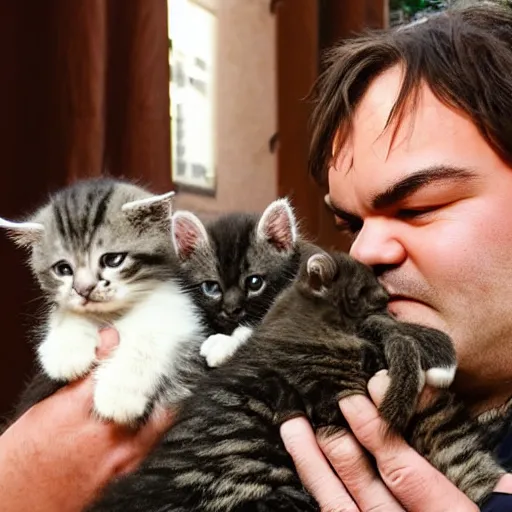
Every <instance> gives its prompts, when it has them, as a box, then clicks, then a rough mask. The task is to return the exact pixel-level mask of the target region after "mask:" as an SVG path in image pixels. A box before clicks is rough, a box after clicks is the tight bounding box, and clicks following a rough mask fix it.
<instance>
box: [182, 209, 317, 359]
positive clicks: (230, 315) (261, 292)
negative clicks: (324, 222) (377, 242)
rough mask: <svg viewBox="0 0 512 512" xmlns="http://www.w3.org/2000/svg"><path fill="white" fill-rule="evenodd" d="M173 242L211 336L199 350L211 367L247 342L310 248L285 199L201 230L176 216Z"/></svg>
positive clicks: (188, 216) (186, 215)
mask: <svg viewBox="0 0 512 512" xmlns="http://www.w3.org/2000/svg"><path fill="white" fill-rule="evenodd" d="M172 241H173V245H174V248H175V250H176V254H177V255H178V257H179V259H180V262H181V268H182V270H183V271H184V272H185V273H186V279H187V282H188V283H190V284H191V286H190V288H189V289H190V291H191V292H192V295H193V298H194V302H195V303H196V304H197V305H198V307H199V308H200V309H201V311H203V313H204V314H205V316H206V319H207V323H208V325H209V326H210V327H211V329H212V332H213V334H212V335H211V336H210V337H209V338H208V339H207V340H206V341H205V343H203V345H202V347H201V355H202V356H204V357H205V358H206V361H207V363H208V365H209V366H210V367H214V366H219V365H220V364H222V363H223V362H224V361H226V360H227V359H228V358H229V357H231V356H232V355H233V354H234V352H235V351H236V349H237V348H238V347H239V346H240V345H241V344H243V343H244V342H245V341H247V339H248V338H249V336H250V335H251V333H252V328H253V327H254V326H255V325H257V324H258V323H259V322H260V321H261V319H262V318H263V316H264V315H265V313H266V312H267V310H268V308H269V307H270V305H271V304H272V302H273V300H274V298H275V297H276V295H277V294H278V293H279V292H280V291H281V290H282V289H283V288H284V287H285V286H287V285H288V283H289V282H290V281H291V280H292V279H293V278H294V277H295V274H296V272H297V270H298V266H299V262H300V258H301V254H302V253H303V252H304V251H305V250H306V248H308V249H309V250H313V249H312V247H314V246H313V245H312V244H309V243H308V242H306V241H304V240H301V239H300V238H299V235H298V227H297V220H296V218H295V215H294V212H293V210H292V208H291V206H290V204H289V202H288V200H287V199H278V200H276V201H274V202H272V203H271V204H270V205H269V206H268V207H267V208H266V209H265V211H264V212H263V214H262V215H261V216H259V215H252V214H244V213H236V214H227V215H223V216H221V217H219V218H217V219H216V220H215V221H213V222H210V223H209V224H207V225H206V226H204V225H203V224H202V222H201V221H200V220H199V219H198V218H197V217H196V216H195V215H194V214H193V213H191V212H188V211H177V212H175V213H174V214H173V217H172Z"/></svg>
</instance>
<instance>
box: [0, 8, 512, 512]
mask: <svg viewBox="0 0 512 512" xmlns="http://www.w3.org/2000/svg"><path fill="white" fill-rule="evenodd" d="M479 4H480V6H478V5H477V6H475V7H470V8H468V9H466V10H461V11H456V10H453V11H450V12H448V13H446V14H440V15H437V16H435V17H432V18H431V19H429V20H428V21H426V22H424V23H421V24H416V25H413V26H410V27H406V28H403V29H401V30H400V31H395V32H391V33H384V34H374V35H371V36H368V37H367V38H365V39H359V40H356V41H355V42H352V43H349V44H348V45H347V46H345V47H342V48H340V49H337V50H335V51H334V52H333V54H332V59H331V66H330V68H329V70H328V71H327V74H326V76H325V78H324V80H323V82H322V84H321V87H320V89H319V102H318V105H317V108H316V113H315V116H314V119H313V122H314V124H313V126H314V127H315V130H314V134H313V143H312V152H311V162H312V171H313V174H314V175H315V176H316V177H317V179H319V180H320V181H321V180H322V179H323V178H324V174H325V173H324V171H325V170H326V169H327V168H328V173H327V178H328V181H329V201H328V202H329V204H330V205H331V208H332V210H333V213H334V214H335V218H336V222H337V223H338V224H339V225H340V227H341V228H343V229H348V230H349V231H351V232H352V234H353V236H354V243H353V245H352V250H351V253H352V255H353V256H354V257H356V258H357V259H359V260H361V261H363V262H364V263H367V264H369V265H371V266H373V267H374V269H375V271H376V272H377V273H378V275H379V277H380V279H381V281H382V283H383V284H384V286H386V288H387V289H388V290H389V292H390V293H391V295H392V300H391V304H390V310H391V312H392V313H393V314H395V315H396V316H397V317H398V318H400V319H403V320H408V321H414V322H420V323H426V324H428V325H432V326H435V327H438V328H441V329H443V330H445V331H446V332H448V333H449V334H450V335H451V336H452V337H453V339H454V341H455V344H456V348H457V352H458V356H459V361H460V363H459V370H458V375H457V379H456V384H455V386H456V388H457V389H458V390H459V391H460V393H461V394H463V395H464V396H465V397H466V398H467V399H468V401H470V402H471V403H472V405H473V407H474V408H475V411H479V410H485V409H487V408H488V407H491V406H493V405H496V404H499V403H502V402H503V401H504V400H505V399H506V398H508V397H509V396H510V395H512V350H510V347H509V344H512V315H511V314H510V313H511V311H510V307H511V306H510V305H509V304H510V301H509V297H510V296H511V292H512V263H510V261H511V256H510V255H511V254H512V222H511V221H510V219H512V79H510V78H509V77H510V73H511V70H512V12H511V11H509V10H508V9H505V8H498V7H492V6H487V5H484V3H483V2H479ZM399 90H402V94H401V95H399V94H398V93H399ZM397 98H398V102H397ZM395 105H396V106H397V107H398V108H393V107H394V106H395ZM390 114H391V118H390ZM104 336H105V335H104ZM509 340H510V341H509ZM386 379H387V376H386V374H385V373H381V374H379V375H377V376H376V377H374V379H372V381H370V384H369V390H370V395H371V396H372V399H373V400H374V401H375V402H376V403H378V402H379V400H380V399H381V397H382V394H383V390H384V389H385V386H386ZM87 385H88V384H87V380H86V381H84V382H81V383H80V384H79V385H78V386H77V387H73V386H72V387H70V388H67V389H65V390H63V392H62V393H61V394H60V395H59V394H57V395H55V396H53V397H50V398H49V399H48V400H47V401H45V402H43V403H42V404H38V405H37V406H36V408H34V412H33V414H32V418H31V417H30V412H31V411H29V413H28V414H29V415H28V416H25V417H24V418H22V419H21V420H20V422H18V423H17V424H15V425H13V427H12V428H11V430H10V431H8V432H7V433H6V434H4V436H2V437H0V486H3V488H0V496H1V497H2V508H3V509H5V510H9V511H12V512H17V511H18V510H20V511H22V510H44V511H52V510H59V512H71V511H75V510H76V511H78V510H80V507H81V506H83V505H85V504H86V503H87V501H88V500H90V499H92V496H93V495H94V494H95V493H96V492H98V490H99V489H101V487H102V486H103V485H105V483H106V482H107V481H108V479H109V478H111V477H112V476H113V475H115V474H116V472H118V471H119V470H120V469H121V470H126V466H127V464H128V463H129V462H130V461H132V463H131V464H128V465H129V466H130V467H133V464H134V462H135V461H137V460H140V458H141V457H142V456H143V454H144V453H145V452H146V451H147V450H149V449H150V447H151V445H152V443H153V442H154V440H155V439H157V438H158V436H159V433H160V432H161V430H162V429H163V428H164V425H165V421H164V422H163V424H158V422H156V423H153V424H152V426H151V428H150V429H149V430H144V431H142V433H140V434H139V435H138V436H137V435H128V434H125V435H123V433H122V432H120V431H119V430H116V429H115V428H114V427H113V426H109V425H103V424H99V423H98V422H95V421H94V420H92V419H90V418H89V417H88V415H87V414H86V413H85V411H86V410H87V404H90V400H91V390H90V387H89V388H87ZM73 405H74V407H73ZM37 407H39V409H37ZM340 407H341V409H342V411H343V413H344V415H345V416H346V418H347V420H348V421H349V423H350V425H351V427H352V429H353V431H354V433H355V436H353V435H349V434H345V435H342V436H338V437H337V438H334V439H332V438H331V439H320V440H318V441H319V445H320V447H321V449H320V448H319V446H318V444H317V440H316V439H315V437H314V435H313V433H312V431H311V428H310V427H309V426H308V424H307V422H306V421H305V420H304V419H300V418H299V419H294V420H290V421H289V422H287V423H285V424H284V425H283V427H282V435H283V439H284V441H285V444H286V446H287V449H288V450H289V452H290V453H291V454H292V456H293V458H294V460H295V463H296V466H297V469H298V471H299V473H300V475H301V478H302V480H303V482H304V484H305V485H306V486H307V487H308V488H309V489H310V491H311V492H312V493H313V494H314V495H315V496H316V498H317V500H318V501H319V503H320V504H321V506H322V510H323V511H331V510H332V511H336V512H340V511H370V510H372V511H383V512H394V511H398V510H407V511H411V512H418V511H421V512H434V511H435V512H440V511H450V512H459V511H460V512H462V511H474V510H476V506H475V505H474V504H472V503H471V502H470V501H469V500H468V499H467V498H466V497H465V496H464V495H463V494H462V493H460V492H459V491H458V490H457V489H456V488H455V486H453V485H452V484H451V483H450V482H449V481H448V480H447V479H446V478H445V477H444V476H443V475H441V474H440V473H438V472H437V471H436V470H434V468H432V467H431V466H430V465H429V464H428V463H427V461H426V460H425V459H423V458H422V457H421V456H420V455H419V454H417V453H416V452H414V451H413V450H412V449H411V448H410V447H408V446H407V444H406V443H405V442H404V441H403V440H401V439H394V440H392V441H389V440H384V439H382V437H381V428H380V427H381V426H382V423H381V419H380V418H379V416H378V414H377V411H376V408H375V406H374V405H373V404H372V402H371V401H370V400H369V399H366V398H365V397H362V396H354V397H350V398H348V399H345V400H344V401H343V402H342V403H341V404H340ZM45 417H51V418H52V421H56V420H58V421H59V424H58V426H59V430H58V433H55V427H54V426H53V424H52V425H48V424H46V425H45V424H43V423H42V421H43V419H44V418H45ZM39 421H41V423H39ZM169 422H170V420H169ZM157 424H158V426H156V427H155V425H157ZM66 425H68V428H75V429H77V432H78V433H79V437H78V439H77V440H74V441H73V442H71V441H69V436H66V435H63V433H65V432H66V431H67V430H66ZM38 427H40V428H38ZM41 430H42V432H41ZM8 434H9V436H8V437H6V436H7V435H8ZM32 435H38V436H39V437H38V439H39V442H37V443H34V446H33V448H32V449H31V450H29V451H28V453H26V450H24V447H26V442H27V440H30V438H31V436H32ZM52 436H53V437H52ZM356 439H357V440H356ZM24 443H25V444H24ZM77 443H78V444H79V445H80V450H77V449H75V447H76V445H77ZM359 443H361V444H359ZM361 445H362V446H364V447H365V448H366V449H368V450H369V451H370V452H371V453H372V454H373V455H374V456H375V458H376V461H377V465H378V470H379V473H378V474H377V473H375V472H374V471H373V469H372V468H371V466H370V464H369V463H368V461H367V459H366V456H365V454H364V451H363V449H362V447H361ZM28 446H29V447H30V446H31V444H30V443H29V444H28ZM82 447H83V448H82ZM62 449H67V450H68V452H67V453H68V454H69V457H63V456H62ZM20 453H22V455H21V456H20ZM323 453H325V455H326V457H327V459H328V460H329V461H330V463H331V465H332V468H334V470H332V469H331V466H330V465H329V463H328V462H327V459H326V458H325V457H324V455H323ZM23 454H24V455H25V457H23ZM38 458H39V460H41V459H42V461H41V463H40V464H39V465H36V466H35V467H36V468H37V470H35V469H34V464H30V462H34V461H36V464H37V462H38ZM10 461H13V463H12V464H10ZM56 461H57V462H58V464H56V463H55V462H56ZM20 463H24V464H22V466H21V467H22V470H21V471H20V470H18V469H15V470H13V466H14V464H17V465H19V464H20ZM15 467H16V468H18V467H19V466H15ZM80 468H82V473H81V472H80ZM94 472H98V473H99V475H98V476H97V477H96V475H94ZM85 473H86V475H84V478H83V481H82V480H81V479H80V478H78V479H76V478H75V479H74V480H72V481H71V478H72V477H73V475H75V476H76V475H77V474H78V476H81V474H85ZM91 473H92V474H93V476H94V478H88V477H87V475H89V476H90V475H91ZM511 479H512V475H506V476H505V477H503V478H502V480H501V481H500V482H499V484H498V486H497V488H496V491H497V493H496V495H495V496H494V497H493V498H492V500H491V501H490V502H489V503H487V505H486V508H485V510H487V511H490V510H496V511H497V510H501V511H503V510H512V503H511V501H510V500H511V496H512V494H510V495H508V494H506V493H512V482H511ZM12 482H14V484H15V485H14V489H15V490H17V494H16V492H13V491H12V489H11V487H10V486H9V485H8V484H10V483H12ZM81 483H82V484H83V485H82V487H80V484H81ZM24 489H30V490H31V492H23V490H24ZM32 489H35V490H34V491H32ZM500 492H501V493H503V494H502V495H500V494H499V493H500ZM72 494H75V496H74V497H73V496H71V495H72ZM4 497H6V498H4ZM501 499H504V500H506V503H505V504H504V505H502V508H499V507H500V505H499V504H498V502H497V500H501ZM34 503H39V505H38V506H39V509H38V508H37V507H35V506H34V508H32V505H33V504H34Z"/></svg>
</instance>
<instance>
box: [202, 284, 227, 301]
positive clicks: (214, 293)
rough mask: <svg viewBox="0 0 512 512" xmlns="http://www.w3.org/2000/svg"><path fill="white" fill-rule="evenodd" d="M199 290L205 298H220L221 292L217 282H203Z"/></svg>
mask: <svg viewBox="0 0 512 512" xmlns="http://www.w3.org/2000/svg"><path fill="white" fill-rule="evenodd" d="M201 290H202V291H203V293H204V294H205V295H206V296H207V297H211V298H213V299H218V298H220V297H221V296H222V290H221V289H220V285H219V283H217V281H205V282H204V283H201Z"/></svg>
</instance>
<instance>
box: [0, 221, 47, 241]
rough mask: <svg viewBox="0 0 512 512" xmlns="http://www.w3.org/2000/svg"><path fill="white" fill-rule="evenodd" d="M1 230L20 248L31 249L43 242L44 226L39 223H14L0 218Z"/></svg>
mask: <svg viewBox="0 0 512 512" xmlns="http://www.w3.org/2000/svg"><path fill="white" fill-rule="evenodd" d="M0 228H3V229H5V230H6V231H7V235H8V236H9V238H12V239H13V240H14V242H15V243H16V245H18V246H19V247H29V246H31V245H33V244H34V243H36V242H38V241H39V240H41V238H42V236H43V233H44V226H43V225H42V224H39V223H38V222H12V221H10V220H6V219H2V218H1V217H0Z"/></svg>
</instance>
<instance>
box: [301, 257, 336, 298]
mask: <svg viewBox="0 0 512 512" xmlns="http://www.w3.org/2000/svg"><path fill="white" fill-rule="evenodd" d="M306 268H307V272H308V283H309V286H310V287H311V288H312V289H313V290H314V291H317V292H319V291H322V290H324V289H326V288H329V287H330V286H331V285H332V282H333V280H334V278H335V277H336V273H337V265H336V262H335V261H334V260H333V259H332V258H331V257H330V256H329V255H328V254H327V253H321V252H318V253H316V254H313V256H310V258H309V259H308V262H307V265H306Z"/></svg>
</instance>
